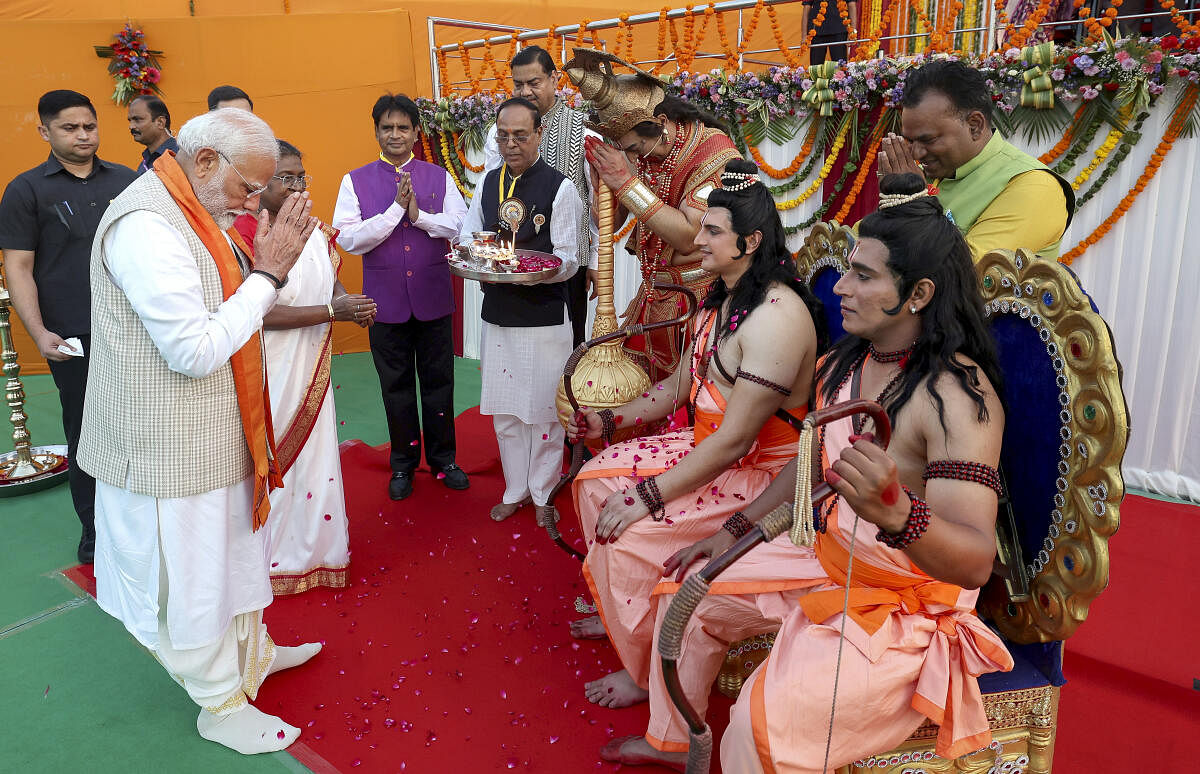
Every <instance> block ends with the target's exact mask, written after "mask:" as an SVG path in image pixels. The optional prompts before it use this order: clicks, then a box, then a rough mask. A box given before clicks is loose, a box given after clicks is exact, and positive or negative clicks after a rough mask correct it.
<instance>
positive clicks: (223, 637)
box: [80, 109, 320, 753]
mask: <svg viewBox="0 0 1200 774" xmlns="http://www.w3.org/2000/svg"><path fill="white" fill-rule="evenodd" d="M178 140H179V145H180V152H179V161H178V162H177V161H176V159H175V158H174V156H173V155H166V156H163V157H162V158H160V159H159V161H158V162H156V166H155V171H154V172H153V173H148V174H145V175H143V176H142V177H141V178H139V179H138V180H137V181H135V183H134V184H132V185H131V186H130V187H129V188H128V189H126V191H125V192H124V193H122V194H121V196H119V197H117V199H115V200H113V202H112V204H111V205H110V208H109V210H108V211H107V213H106V215H105V218H104V220H103V221H102V223H101V225H100V227H99V229H98V230H97V241H96V243H95V245H94V246H93V251H92V268H91V277H92V293H93V297H94V303H93V316H94V320H95V328H94V330H95V334H96V341H98V345H97V346H96V347H95V348H94V352H95V363H96V365H97V366H98V367H97V369H96V371H95V373H94V374H93V375H91V376H90V378H89V381H90V384H89V390H88V399H87V403H86V407H85V412H84V430H83V440H82V442H81V448H80V461H81V464H82V465H83V466H84V467H85V469H87V470H88V471H89V472H91V473H92V474H93V475H95V477H96V478H97V482H96V483H97V488H96V522H97V548H96V588H97V602H98V603H99V605H100V607H101V608H102V609H104V610H105V611H106V612H108V613H109V614H111V615H113V616H115V617H116V618H118V619H120V620H121V621H122V622H123V623H124V625H125V627H126V628H127V629H128V630H129V631H130V633H132V634H133V635H134V637H136V638H137V640H138V641H139V642H140V643H142V644H143V645H144V646H145V647H146V648H148V649H149V650H150V651H151V652H152V653H153V654H154V655H155V657H156V658H157V659H158V660H159V661H160V662H161V663H162V664H163V665H164V667H165V668H166V669H167V671H168V673H170V674H171V675H172V677H173V678H174V679H175V680H176V681H178V682H179V683H180V684H181V685H182V686H183V687H184V688H185V689H186V690H187V691H188V694H189V696H191V698H192V700H193V701H195V702H196V703H197V704H199V705H200V707H201V711H200V714H199V716H198V717H197V730H198V731H199V732H200V735H201V736H203V737H204V738H206V739H210V740H212V741H215V742H218V743H220V744H223V745H225V746H227V747H230V748H232V749H235V750H237V751H238V752H242V753H257V752H267V751H273V750H280V749H283V748H284V747H287V746H288V745H289V744H291V742H292V741H294V740H295V739H296V737H297V736H299V733H300V731H299V729H297V728H295V727H293V726H290V725H288V724H286V723H284V722H283V721H281V720H279V719H278V718H275V717H272V716H270V715H266V714H264V713H261V712H259V711H258V710H257V709H255V708H254V707H253V706H251V705H250V704H249V703H248V702H249V700H250V699H252V698H254V696H255V695H256V694H257V691H258V687H259V685H260V684H261V682H262V680H263V679H264V678H265V677H266V676H267V675H268V674H270V673H271V672H273V671H278V670H279V669H284V668H287V667H290V666H295V665H297V664H299V663H302V662H303V661H305V660H307V659H308V658H310V657H311V656H312V655H313V654H315V653H316V652H317V651H318V650H320V645H319V644H309V645H303V646H300V647H296V648H284V647H276V646H275V645H274V643H272V641H271V639H270V637H268V636H267V633H266V630H265V627H264V626H263V625H262V610H263V608H265V607H266V606H267V605H268V604H270V602H271V587H270V582H269V579H268V574H267V550H268V544H267V536H268V531H267V530H265V529H258V530H255V529H254V521H255V518H256V516H261V515H262V514H261V506H259V507H258V509H256V506H255V504H254V499H255V497H256V495H257V492H258V491H259V488H260V486H264V483H265V482H264V480H263V477H262V475H261V474H260V473H259V472H257V471H258V470H259V469H258V468H257V466H256V465H255V464H254V461H255V460H256V459H257V458H258V457H257V455H258V454H259V452H257V451H256V449H259V450H261V449H263V444H262V439H261V438H257V439H254V440H250V442H249V443H248V440H249V436H247V435H246V434H245V433H246V430H245V429H244V428H246V427H251V426H254V423H251V424H246V422H247V420H246V418H245V416H244V415H242V414H241V413H240V409H239V398H240V397H246V398H252V397H253V392H252V391H250V392H245V394H244V396H243V395H239V394H238V393H239V392H243V391H242V390H239V389H238V388H237V387H236V386H235V384H236V380H237V379H239V378H244V375H245V373H247V371H242V372H240V373H241V374H242V376H241V377H239V376H237V374H238V373H239V372H238V371H237V370H236V368H237V366H232V365H231V358H232V359H233V361H236V362H245V361H244V360H241V361H239V360H238V358H239V357H242V356H243V354H244V351H243V346H244V345H245V344H246V343H247V342H248V341H253V339H255V338H257V337H258V335H259V333H258V332H259V327H260V325H261V323H262V318H263V315H264V314H265V313H266V311H267V310H269V309H270V308H271V306H272V305H273V304H274V303H275V298H276V293H277V290H278V285H279V284H280V283H282V282H285V281H286V277H287V273H288V270H289V269H290V268H291V265H292V263H293V262H294V261H295V260H296V257H297V256H298V255H299V253H300V251H301V249H302V247H303V244H304V241H305V240H307V238H308V235H309V233H310V232H311V231H312V229H313V228H314V227H315V225H316V223H315V219H312V218H310V217H309V216H308V210H309V208H310V207H311V205H310V204H309V203H308V202H307V200H306V199H305V198H303V197H299V196H297V197H296V198H294V199H293V200H291V201H289V203H288V205H287V207H286V213H285V222H284V223H283V224H282V225H279V226H277V227H276V228H274V229H272V230H271V232H270V233H269V234H268V233H267V226H266V224H265V223H264V224H262V225H261V227H260V229H259V239H258V241H257V244H258V250H257V252H258V263H257V268H256V269H255V270H254V272H253V273H250V272H249V264H248V262H247V261H246V260H245V257H244V256H241V255H240V254H239V253H238V252H237V251H231V250H228V249H226V248H229V247H230V246H231V245H232V240H231V239H230V238H229V236H228V235H227V234H224V233H221V229H227V228H228V227H229V226H231V225H232V222H233V219H234V218H235V217H236V215H237V214H238V213H239V212H241V211H244V210H247V209H251V210H252V209H255V208H257V203H258V202H257V197H258V194H259V191H260V189H261V188H262V187H264V184H265V181H267V180H269V179H270V177H271V175H272V174H273V172H274V169H275V161H276V155H275V154H276V152H277V151H276V147H275V139H274V137H273V135H272V134H271V130H270V128H269V127H268V126H267V125H266V123H264V122H263V121H262V120H261V119H259V118H257V117H255V116H254V115H252V114H250V113H247V112H246V111H241V110H235V109H225V110H218V111H214V112H210V113H206V114H204V115H202V116H199V117H197V118H195V119H192V121H189V122H188V123H187V124H185V125H184V127H183V128H182V129H181V130H180V132H179V137H178ZM206 239H207V240H208V241H205V240H206ZM221 240H223V241H221ZM213 250H216V251H217V252H213ZM218 253H219V254H220V257H218ZM234 257H236V258H237V262H238V264H240V265H241V274H242V276H243V277H244V280H240V281H239V282H238V284H239V286H238V287H236V291H234V292H232V295H230V297H229V298H228V299H227V300H224V295H225V290H224V289H223V283H224V282H225V281H226V275H223V274H222V272H224V271H228V270H229V267H230V266H231V264H232V259H233V258H234ZM222 262H223V263H222ZM233 271H234V272H236V268H234V269H233ZM233 276H235V277H236V276H237V275H236V274H235V275H233ZM245 351H250V350H245ZM259 379H260V381H259V384H260V385H261V377H259ZM259 400H260V401H261V394H260V396H259ZM262 409H263V410H265V406H263V407H262ZM268 448H269V443H268ZM212 482H226V483H223V484H219V485H212Z"/></svg>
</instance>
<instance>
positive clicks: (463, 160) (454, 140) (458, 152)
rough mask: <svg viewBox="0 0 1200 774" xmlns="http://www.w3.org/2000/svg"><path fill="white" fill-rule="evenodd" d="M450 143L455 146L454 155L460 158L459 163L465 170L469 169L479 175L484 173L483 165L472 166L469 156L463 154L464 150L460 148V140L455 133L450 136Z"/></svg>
mask: <svg viewBox="0 0 1200 774" xmlns="http://www.w3.org/2000/svg"><path fill="white" fill-rule="evenodd" d="M450 141H451V142H450V144H451V145H453V146H454V154H455V155H456V156H458V163H459V165H460V166H461V167H462V168H463V169H469V170H471V171H472V172H474V173H475V174H479V173H480V172H482V171H483V165H482V164H478V165H476V164H472V163H471V162H470V161H468V160H467V155H466V154H465V153H463V151H462V148H461V147H460V143H459V138H458V137H457V136H455V135H454V133H453V132H451V134H450Z"/></svg>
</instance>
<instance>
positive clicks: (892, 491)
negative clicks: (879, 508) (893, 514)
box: [879, 481, 900, 505]
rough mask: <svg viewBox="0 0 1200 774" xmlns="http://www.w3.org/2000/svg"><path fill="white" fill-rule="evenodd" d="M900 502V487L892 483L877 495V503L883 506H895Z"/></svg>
mask: <svg viewBox="0 0 1200 774" xmlns="http://www.w3.org/2000/svg"><path fill="white" fill-rule="evenodd" d="M899 500H900V485H899V484H898V483H896V482H895V481H893V482H892V483H890V484H888V485H887V488H885V489H884V490H883V492H882V493H880V495H879V501H880V502H881V503H883V504H884V505H895V504H896V503H897V501H899Z"/></svg>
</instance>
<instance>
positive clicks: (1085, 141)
mask: <svg viewBox="0 0 1200 774" xmlns="http://www.w3.org/2000/svg"><path fill="white" fill-rule="evenodd" d="M1101 123H1102V122H1100V121H1095V122H1093V123H1091V124H1090V125H1088V127H1087V128H1085V129H1084V130H1083V132H1081V133H1080V134H1079V135H1077V136H1076V138H1075V140H1074V143H1073V144H1072V145H1071V149H1070V150H1068V151H1067V155H1065V156H1063V157H1062V159H1061V160H1060V161H1059V162H1058V163H1057V164H1055V165H1054V171H1055V172H1056V173H1058V174H1060V175H1064V176H1065V175H1066V174H1067V173H1068V172H1070V171H1071V170H1072V169H1073V168H1074V167H1075V160H1076V159H1078V158H1079V156H1080V155H1081V154H1082V153H1083V152H1084V151H1085V150H1087V149H1088V146H1089V145H1091V144H1092V139H1093V138H1094V137H1095V136H1096V132H1097V131H1099V130H1100V125H1101Z"/></svg>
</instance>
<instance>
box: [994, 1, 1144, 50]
mask: <svg viewBox="0 0 1200 774" xmlns="http://www.w3.org/2000/svg"><path fill="white" fill-rule="evenodd" d="M1051 3H1052V0H1041V2H1039V3H1038V6H1037V8H1035V9H1034V11H1033V13H1031V14H1029V16H1028V17H1026V19H1025V22H1024V23H1023V24H1022V25H1021V28H1020V29H1018V30H1017V33H1016V34H1015V35H1013V36H1012V40H1010V41H1008V42H1007V43H1006V44H1005V45H1007V46H1009V47H1011V48H1024V46H1025V44H1026V43H1028V42H1029V40H1030V39H1031V38H1032V37H1033V36H1034V34H1035V33H1036V32H1037V29H1038V25H1039V24H1041V23H1042V20H1043V19H1045V18H1046V14H1048V13H1050V6H1051ZM1112 3H1113V4H1114V6H1117V5H1120V4H1121V0H1112ZM1053 5H1054V7H1055V8H1057V7H1058V2H1057V0H1053ZM1113 15H1114V16H1115V15H1116V11H1113ZM1110 24H1111V22H1110ZM1104 26H1106V27H1107V26H1108V25H1107V24H1106V25H1104Z"/></svg>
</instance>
